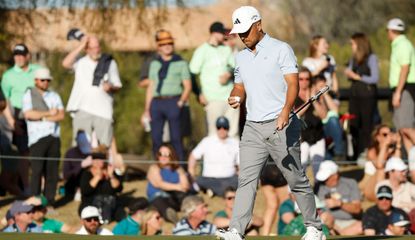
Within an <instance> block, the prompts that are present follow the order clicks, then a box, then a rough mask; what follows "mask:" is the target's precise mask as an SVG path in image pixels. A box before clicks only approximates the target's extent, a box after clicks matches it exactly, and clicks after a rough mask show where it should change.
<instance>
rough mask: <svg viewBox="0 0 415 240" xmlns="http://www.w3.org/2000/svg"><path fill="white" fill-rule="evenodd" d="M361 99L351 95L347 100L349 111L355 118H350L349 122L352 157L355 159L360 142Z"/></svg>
mask: <svg viewBox="0 0 415 240" xmlns="http://www.w3.org/2000/svg"><path fill="white" fill-rule="evenodd" d="M360 101H361V99H360V98H358V97H351V98H350V100H349V113H350V114H352V115H354V116H355V118H353V119H351V120H350V121H349V122H350V125H349V127H350V134H351V135H352V144H353V159H356V158H357V156H358V154H357V153H358V151H359V150H358V148H359V147H358V146H359V142H360V134H359V131H360V124H361V121H360V118H361V117H362V116H361V112H360V107H359V106H360V104H362V103H361V102H360Z"/></svg>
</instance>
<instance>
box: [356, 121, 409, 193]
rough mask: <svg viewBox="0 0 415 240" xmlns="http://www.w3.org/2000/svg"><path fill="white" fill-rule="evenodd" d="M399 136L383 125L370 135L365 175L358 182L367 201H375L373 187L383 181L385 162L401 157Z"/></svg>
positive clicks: (378, 126)
mask: <svg viewBox="0 0 415 240" xmlns="http://www.w3.org/2000/svg"><path fill="white" fill-rule="evenodd" d="M400 144H401V143H400V138H399V135H397V134H395V133H393V132H392V131H391V129H390V128H389V127H388V126H387V125H385V124H380V125H377V126H376V127H375V128H374V130H373V132H372V134H371V143H370V145H369V148H368V150H367V156H366V158H367V161H366V162H365V175H364V177H363V179H362V180H361V181H360V183H359V185H360V189H361V190H362V192H363V195H364V196H365V197H366V198H367V199H368V200H369V201H375V200H376V191H374V190H373V186H376V184H377V183H378V182H380V181H382V180H384V179H385V165H386V161H387V160H388V159H389V158H391V157H392V156H395V157H401V151H400V149H401V148H400V147H399V146H400Z"/></svg>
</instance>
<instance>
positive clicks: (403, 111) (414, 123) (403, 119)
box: [393, 90, 415, 129]
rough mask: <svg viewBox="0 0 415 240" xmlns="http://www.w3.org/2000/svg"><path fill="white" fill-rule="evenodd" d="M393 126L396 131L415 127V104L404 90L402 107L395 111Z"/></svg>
mask: <svg viewBox="0 0 415 240" xmlns="http://www.w3.org/2000/svg"><path fill="white" fill-rule="evenodd" d="M393 124H394V125H395V127H396V129H401V128H414V127H415V102H414V100H413V99H412V96H411V94H410V93H409V92H408V91H407V90H403V92H402V97H401V105H400V106H399V107H398V108H394V109H393Z"/></svg>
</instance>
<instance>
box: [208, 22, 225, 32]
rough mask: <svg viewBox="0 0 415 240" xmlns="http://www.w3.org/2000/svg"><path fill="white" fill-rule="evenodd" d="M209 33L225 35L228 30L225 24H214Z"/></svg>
mask: <svg viewBox="0 0 415 240" xmlns="http://www.w3.org/2000/svg"><path fill="white" fill-rule="evenodd" d="M209 32H210V33H214V32H217V33H222V34H225V33H226V28H225V26H223V23H221V22H214V23H212V25H210V28H209Z"/></svg>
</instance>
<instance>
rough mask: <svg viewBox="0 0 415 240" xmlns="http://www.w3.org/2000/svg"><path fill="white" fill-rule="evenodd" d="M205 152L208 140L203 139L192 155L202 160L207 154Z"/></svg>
mask: <svg viewBox="0 0 415 240" xmlns="http://www.w3.org/2000/svg"><path fill="white" fill-rule="evenodd" d="M205 151H206V138H204V139H202V141H201V142H200V143H199V144H198V145H197V146H196V148H195V149H193V151H192V155H193V156H194V157H195V158H196V159H197V160H200V159H201V158H202V156H203V155H204V154H205Z"/></svg>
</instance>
